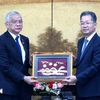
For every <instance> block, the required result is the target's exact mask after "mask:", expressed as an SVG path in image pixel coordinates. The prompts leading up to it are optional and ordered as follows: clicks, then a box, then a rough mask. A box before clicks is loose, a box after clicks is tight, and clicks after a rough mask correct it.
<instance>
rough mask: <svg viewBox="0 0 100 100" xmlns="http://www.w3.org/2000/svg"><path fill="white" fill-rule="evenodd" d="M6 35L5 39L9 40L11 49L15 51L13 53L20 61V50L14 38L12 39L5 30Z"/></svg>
mask: <svg viewBox="0 0 100 100" xmlns="http://www.w3.org/2000/svg"><path fill="white" fill-rule="evenodd" d="M6 36H7V39H8V41H9V43H10V45H11V46H12V49H14V51H15V52H16V55H14V56H16V57H18V59H19V60H20V61H22V57H21V55H20V52H19V50H18V47H17V45H16V42H15V40H14V39H13V37H12V36H11V35H10V33H9V32H8V31H7V32H6Z"/></svg>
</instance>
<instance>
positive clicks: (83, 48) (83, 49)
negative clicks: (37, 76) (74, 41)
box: [80, 39, 88, 59]
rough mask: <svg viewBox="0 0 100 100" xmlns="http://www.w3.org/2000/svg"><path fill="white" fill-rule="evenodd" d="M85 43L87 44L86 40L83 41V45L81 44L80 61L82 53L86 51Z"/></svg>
mask: <svg viewBox="0 0 100 100" xmlns="http://www.w3.org/2000/svg"><path fill="white" fill-rule="evenodd" d="M87 43H88V40H87V39H85V40H84V43H83V47H82V51H81V56H80V59H81V58H82V56H83V53H84V51H85V49H86V47H87Z"/></svg>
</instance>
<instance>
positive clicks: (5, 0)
mask: <svg viewBox="0 0 100 100" xmlns="http://www.w3.org/2000/svg"><path fill="white" fill-rule="evenodd" d="M52 1H53V2H100V0H0V5H5V4H26V3H46V2H52Z"/></svg>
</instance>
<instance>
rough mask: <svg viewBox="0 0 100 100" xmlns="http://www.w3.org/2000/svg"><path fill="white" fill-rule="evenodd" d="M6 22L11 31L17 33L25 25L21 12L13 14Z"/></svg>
mask: <svg viewBox="0 0 100 100" xmlns="http://www.w3.org/2000/svg"><path fill="white" fill-rule="evenodd" d="M5 24H6V27H7V29H8V30H9V31H10V32H11V33H13V34H15V35H17V34H18V33H19V32H20V31H21V30H22V27H23V22H22V17H21V15H20V14H12V15H11V16H10V17H9V20H8V21H7V22H6V23H5Z"/></svg>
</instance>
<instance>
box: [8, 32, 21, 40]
mask: <svg viewBox="0 0 100 100" xmlns="http://www.w3.org/2000/svg"><path fill="white" fill-rule="evenodd" d="M9 33H10V35H11V36H12V37H13V39H14V40H15V38H16V37H17V36H19V38H20V34H18V35H17V36H16V35H15V34H13V33H11V32H10V31H9Z"/></svg>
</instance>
